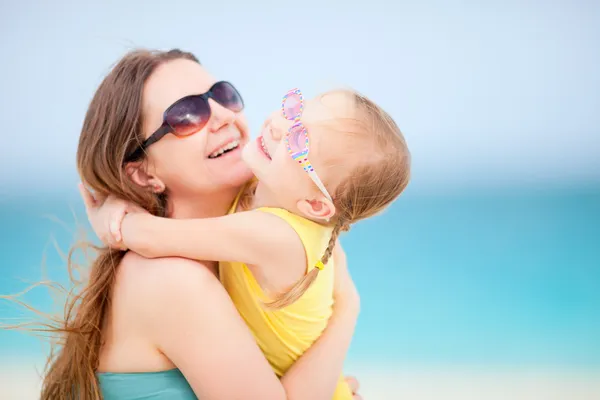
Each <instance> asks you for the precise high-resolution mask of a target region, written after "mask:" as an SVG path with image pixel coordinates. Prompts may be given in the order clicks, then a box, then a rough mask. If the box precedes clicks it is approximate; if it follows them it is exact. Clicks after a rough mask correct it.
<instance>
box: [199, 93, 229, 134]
mask: <svg viewBox="0 0 600 400" xmlns="http://www.w3.org/2000/svg"><path fill="white" fill-rule="evenodd" d="M208 104H209V105H210V119H209V120H208V123H207V124H206V127H207V129H208V130H209V132H211V133H215V132H218V131H219V130H220V129H221V128H222V127H224V126H226V125H229V124H232V123H233V122H234V121H235V118H236V113H235V112H233V111H231V110H229V109H227V108H225V107H223V106H222V105H220V104H219V103H217V102H216V101H214V100H213V99H208Z"/></svg>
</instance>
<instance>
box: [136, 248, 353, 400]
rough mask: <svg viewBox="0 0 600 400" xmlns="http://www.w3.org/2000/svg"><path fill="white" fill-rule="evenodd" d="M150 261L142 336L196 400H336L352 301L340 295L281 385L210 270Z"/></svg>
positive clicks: (169, 261)
mask: <svg viewBox="0 0 600 400" xmlns="http://www.w3.org/2000/svg"><path fill="white" fill-rule="evenodd" d="M146 261H147V262H148V263H152V264H153V266H152V267H149V268H147V274H149V276H150V277H146V278H144V279H143V281H142V282H140V284H141V285H143V286H142V287H140V288H139V291H140V293H142V295H143V297H144V299H143V300H144V302H145V306H144V309H145V310H146V312H145V314H144V315H140V318H143V319H144V320H145V321H147V325H146V326H145V331H147V332H149V333H150V334H151V336H152V339H153V341H155V342H156V344H157V346H158V348H159V349H160V351H162V352H163V353H164V354H165V355H166V356H167V357H168V358H169V359H171V361H173V363H175V365H176V366H177V367H178V368H179V369H180V370H181V371H182V372H183V374H184V375H185V377H186V379H187V380H188V382H189V383H190V385H191V387H192V388H193V389H194V392H195V393H196V395H197V396H198V397H199V398H201V399H235V398H240V399H241V398H244V399H255V398H256V399H273V400H277V399H301V400H304V399H315V400H319V399H327V400H329V399H331V397H332V394H333V391H334V389H335V386H336V384H337V382H338V380H339V377H340V376H341V373H342V371H341V367H342V363H343V358H344V355H345V353H346V351H347V348H348V344H349V342H350V337H351V336H352V333H353V330H354V325H355V322H356V317H357V313H358V306H357V301H354V300H352V296H346V299H347V300H344V301H342V300H339V299H338V297H337V296H336V307H335V311H334V317H332V320H331V323H330V325H329V326H328V327H327V329H326V330H325V332H324V334H323V335H322V337H321V338H319V339H318V340H317V342H315V344H314V345H313V346H312V347H311V349H309V350H308V351H307V352H306V353H305V354H304V355H303V356H302V357H301V358H300V359H299V360H298V361H297V362H296V363H295V364H294V366H293V367H292V368H291V369H290V370H289V371H288V373H287V374H286V375H285V376H284V377H283V378H282V379H281V381H280V380H279V379H277V377H276V376H275V374H274V373H273V371H272V369H271V367H270V366H269V364H268V362H267V361H266V360H265V358H264V356H263V354H262V353H261V351H260V349H259V348H258V346H257V345H256V342H255V341H254V338H253V337H252V335H251V333H250V331H249V330H248V328H247V327H246V325H245V324H244V322H243V320H242V319H241V317H240V316H239V314H238V313H237V310H236V309H235V307H234V305H233V303H232V302H231V300H230V299H229V296H228V295H227V293H226V292H225V290H224V288H223V287H222V286H221V284H220V282H219V281H218V280H217V279H216V278H215V277H214V276H213V275H212V274H210V272H209V271H208V270H206V269H205V268H203V267H201V266H199V265H198V263H196V262H193V261H190V260H185V259H179V258H164V259H156V260H146ZM338 301H339V303H338Z"/></svg>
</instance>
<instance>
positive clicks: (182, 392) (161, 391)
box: [97, 369, 198, 400]
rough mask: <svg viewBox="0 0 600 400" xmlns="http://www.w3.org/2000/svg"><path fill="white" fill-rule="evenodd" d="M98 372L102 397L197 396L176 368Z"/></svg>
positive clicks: (158, 399)
mask: <svg viewBox="0 0 600 400" xmlns="http://www.w3.org/2000/svg"><path fill="white" fill-rule="evenodd" d="M97 376H98V381H99V383H100V389H101V390H102V397H104V400H163V399H164V400H198V398H197V397H196V395H195V394H194V391H193V390H192V388H191V387H190V385H189V383H188V382H187V381H186V380H185V377H184V376H183V374H182V373H181V371H180V370H178V369H170V370H167V371H158V372H135V373H124V374H120V373H113V372H103V373H99V374H97Z"/></svg>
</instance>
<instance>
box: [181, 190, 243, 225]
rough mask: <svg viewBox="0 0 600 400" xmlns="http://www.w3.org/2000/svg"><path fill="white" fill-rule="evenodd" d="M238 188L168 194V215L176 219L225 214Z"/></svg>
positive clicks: (211, 216)
mask: <svg viewBox="0 0 600 400" xmlns="http://www.w3.org/2000/svg"><path fill="white" fill-rule="evenodd" d="M240 189H241V187H239V188H235V187H233V188H229V189H226V190H222V191H220V192H213V193H205V194H202V195H197V194H196V195H179V196H174V195H172V194H171V195H169V217H170V218H177V219H190V218H213V217H221V216H223V215H225V214H227V211H228V210H229V208H230V207H231V205H232V204H233V201H234V200H235V196H237V194H238V192H239V191H240Z"/></svg>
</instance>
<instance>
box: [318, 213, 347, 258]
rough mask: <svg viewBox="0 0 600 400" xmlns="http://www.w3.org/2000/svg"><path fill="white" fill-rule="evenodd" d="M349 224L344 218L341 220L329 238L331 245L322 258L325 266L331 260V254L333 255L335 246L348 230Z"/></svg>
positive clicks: (329, 244) (328, 245)
mask: <svg viewBox="0 0 600 400" xmlns="http://www.w3.org/2000/svg"><path fill="white" fill-rule="evenodd" d="M347 226H348V225H347V223H346V222H345V220H343V219H342V218H339V219H338V220H337V222H336V223H335V226H334V227H333V232H331V237H330V238H329V243H328V244H327V248H326V249H325V252H324V253H323V257H321V262H322V263H323V265H327V262H328V261H329V259H330V258H331V254H332V253H333V249H334V248H335V244H336V242H337V238H338V236H339V235H340V233H341V232H342V231H343V230H348V229H347V228H346V229H344V228H345V227H347Z"/></svg>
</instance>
